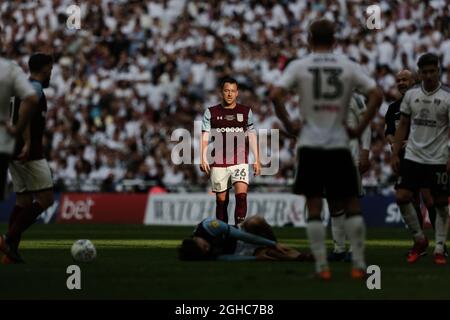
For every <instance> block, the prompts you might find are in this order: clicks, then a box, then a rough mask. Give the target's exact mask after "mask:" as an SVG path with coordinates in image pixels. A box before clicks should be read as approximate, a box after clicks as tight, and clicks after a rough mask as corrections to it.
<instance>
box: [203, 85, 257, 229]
mask: <svg viewBox="0 0 450 320" xmlns="http://www.w3.org/2000/svg"><path fill="white" fill-rule="evenodd" d="M221 93H222V103H220V104H218V105H215V106H212V107H209V108H208V109H206V111H205V113H204V115H203V123H202V136H201V162H200V163H201V164H200V168H201V170H202V171H204V172H205V173H207V174H209V176H210V180H211V185H212V191H213V192H214V193H215V194H216V218H217V219H219V220H221V221H224V222H226V223H228V212H227V207H228V199H229V189H230V188H231V187H232V186H234V191H235V194H236V209H235V212H234V223H235V225H238V224H239V223H241V222H242V221H244V219H245V217H246V215H247V191H248V183H249V173H250V171H249V164H248V155H249V147H250V149H251V151H252V153H253V155H254V157H255V163H254V164H253V172H254V175H259V174H260V163H259V153H258V148H257V137H256V130H255V128H254V123H253V113H252V110H251V109H250V107H248V106H245V105H242V104H239V103H237V101H236V100H237V97H238V84H237V82H236V80H235V79H233V78H225V79H224V80H223V81H222V83H221ZM210 140H212V141H213V142H212V147H213V148H212V149H213V153H214V155H213V158H214V160H213V162H212V163H209V161H208V144H209V142H210Z"/></svg>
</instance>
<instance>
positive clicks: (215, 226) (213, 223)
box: [209, 220, 219, 229]
mask: <svg viewBox="0 0 450 320" xmlns="http://www.w3.org/2000/svg"><path fill="white" fill-rule="evenodd" d="M209 225H210V226H211V228H214V229H217V228H218V227H219V221H217V220H213V221H211V223H210V224H209Z"/></svg>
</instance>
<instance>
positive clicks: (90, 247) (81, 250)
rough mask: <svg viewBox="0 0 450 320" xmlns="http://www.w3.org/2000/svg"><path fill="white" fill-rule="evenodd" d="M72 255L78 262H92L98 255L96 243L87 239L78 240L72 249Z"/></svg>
mask: <svg viewBox="0 0 450 320" xmlns="http://www.w3.org/2000/svg"><path fill="white" fill-rule="evenodd" d="M70 252H71V253H72V257H73V259H74V260H75V261H77V262H92V261H94V259H95V257H97V250H96V249H95V246H94V244H93V243H92V242H91V241H90V240H87V239H82V240H77V241H75V242H74V244H73V245H72V249H71V250H70Z"/></svg>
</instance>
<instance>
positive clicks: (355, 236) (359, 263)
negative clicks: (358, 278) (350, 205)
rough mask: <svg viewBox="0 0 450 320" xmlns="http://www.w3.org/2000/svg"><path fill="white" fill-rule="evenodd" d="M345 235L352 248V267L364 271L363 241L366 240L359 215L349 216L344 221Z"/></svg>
mask: <svg viewBox="0 0 450 320" xmlns="http://www.w3.org/2000/svg"><path fill="white" fill-rule="evenodd" d="M345 233H346V234H347V237H348V239H349V240H350V244H351V247H352V250H353V251H352V259H353V267H355V268H360V269H363V270H366V261H365V259H364V240H365V238H366V227H365V225H364V219H363V217H362V216H361V215H357V216H351V217H349V218H347V219H345Z"/></svg>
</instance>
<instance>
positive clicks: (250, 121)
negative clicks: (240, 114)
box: [247, 109, 256, 132]
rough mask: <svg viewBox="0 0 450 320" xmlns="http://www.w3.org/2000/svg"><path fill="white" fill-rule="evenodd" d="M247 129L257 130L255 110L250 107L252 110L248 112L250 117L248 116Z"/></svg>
mask: <svg viewBox="0 0 450 320" xmlns="http://www.w3.org/2000/svg"><path fill="white" fill-rule="evenodd" d="M247 130H248V131H253V132H256V130H255V119H254V117H253V112H252V110H251V109H250V111H249V112H248V118H247Z"/></svg>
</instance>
